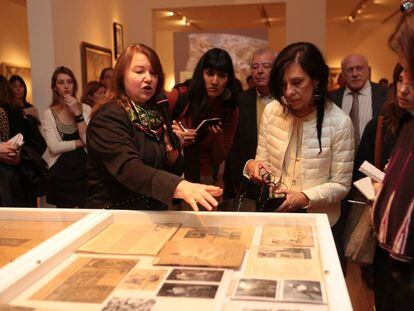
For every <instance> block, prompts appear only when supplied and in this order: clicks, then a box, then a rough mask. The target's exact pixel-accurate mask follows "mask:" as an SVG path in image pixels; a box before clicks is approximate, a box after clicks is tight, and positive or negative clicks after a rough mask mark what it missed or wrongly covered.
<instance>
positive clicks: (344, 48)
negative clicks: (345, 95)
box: [326, 17, 398, 82]
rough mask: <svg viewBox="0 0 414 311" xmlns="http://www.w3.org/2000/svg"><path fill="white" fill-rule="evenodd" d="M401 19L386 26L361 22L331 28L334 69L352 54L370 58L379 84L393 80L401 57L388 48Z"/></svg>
mask: <svg viewBox="0 0 414 311" xmlns="http://www.w3.org/2000/svg"><path fill="white" fill-rule="evenodd" d="M397 21H398V17H397V18H394V19H393V20H392V21H389V22H388V23H386V24H381V23H361V22H359V21H358V20H357V21H356V22H355V23H353V24H349V23H346V22H343V23H341V24H332V25H328V26H329V27H328V28H327V29H328V37H327V42H329V44H328V46H327V54H326V55H327V60H328V64H329V66H330V67H340V66H341V65H340V64H341V60H342V59H343V58H344V57H346V56H347V55H349V54H351V53H358V54H363V55H365V56H367V58H368V61H369V65H370V66H371V68H372V71H371V80H372V81H374V82H378V80H379V79H381V78H383V77H386V78H388V79H389V80H390V79H391V78H392V72H393V70H394V66H395V64H396V62H397V57H396V56H395V54H394V53H393V52H392V51H391V50H390V49H389V48H388V46H387V41H388V37H389V36H390V34H391V33H392V32H393V30H394V28H395V25H396V22H397Z"/></svg>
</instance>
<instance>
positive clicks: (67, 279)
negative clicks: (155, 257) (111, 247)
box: [30, 257, 138, 303]
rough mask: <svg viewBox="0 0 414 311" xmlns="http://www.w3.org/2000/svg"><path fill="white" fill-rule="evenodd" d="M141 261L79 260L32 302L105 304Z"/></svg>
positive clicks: (115, 259) (45, 287) (39, 292)
mask: <svg viewBox="0 0 414 311" xmlns="http://www.w3.org/2000/svg"><path fill="white" fill-rule="evenodd" d="M137 262H138V260H134V259H118V258H90V257H81V258H77V259H76V260H75V261H74V262H73V263H72V264H71V265H69V267H67V268H66V269H64V270H63V271H62V272H61V273H59V274H58V275H57V276H56V277H54V278H53V279H52V280H51V281H50V282H49V283H47V284H46V285H45V286H43V287H42V288H41V289H40V290H38V291H37V292H36V293H35V294H34V295H32V296H31V297H30V299H31V300H43V301H64V302H86V303H102V302H103V301H104V300H105V299H106V298H107V297H108V296H109V294H110V293H111V292H112V291H113V290H114V289H115V287H116V286H117V285H118V284H119V282H121V280H122V279H123V278H124V277H125V275H127V274H128V272H129V271H130V270H131V269H132V268H133V267H134V266H135V265H136V264H137Z"/></svg>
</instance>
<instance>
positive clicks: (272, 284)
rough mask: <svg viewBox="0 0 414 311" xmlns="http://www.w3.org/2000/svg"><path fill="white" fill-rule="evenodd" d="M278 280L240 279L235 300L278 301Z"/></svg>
mask: <svg viewBox="0 0 414 311" xmlns="http://www.w3.org/2000/svg"><path fill="white" fill-rule="evenodd" d="M277 283H278V281H277V280H265V279H240V280H239V281H238V283H237V286H236V289H235V291H234V294H233V298H236V299H256V300H263V299H265V300H267V299H271V300H274V299H276V291H277Z"/></svg>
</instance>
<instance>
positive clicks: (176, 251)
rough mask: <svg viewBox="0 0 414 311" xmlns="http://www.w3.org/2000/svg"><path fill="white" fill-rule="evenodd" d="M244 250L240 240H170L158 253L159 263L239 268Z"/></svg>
mask: <svg viewBox="0 0 414 311" xmlns="http://www.w3.org/2000/svg"><path fill="white" fill-rule="evenodd" d="M244 251H245V247H244V245H243V244H241V243H238V242H234V243H220V244H215V243H209V242H208V241H200V242H199V243H194V241H169V242H167V243H166V244H165V246H164V248H163V249H162V250H161V252H160V253H159V254H158V259H159V260H158V263H157V264H159V265H174V266H202V267H217V268H219V267H225V268H238V267H239V266H240V265H241V263H242V260H243V256H244Z"/></svg>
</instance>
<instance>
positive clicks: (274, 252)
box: [257, 247, 312, 259]
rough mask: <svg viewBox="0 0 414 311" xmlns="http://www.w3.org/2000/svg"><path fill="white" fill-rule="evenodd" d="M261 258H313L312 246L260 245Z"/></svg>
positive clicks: (259, 254)
mask: <svg viewBox="0 0 414 311" xmlns="http://www.w3.org/2000/svg"><path fill="white" fill-rule="evenodd" d="M257 256H258V257H259V258H281V259H312V254H311V250H310V248H266V247H260V248H259V250H258V253H257Z"/></svg>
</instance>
